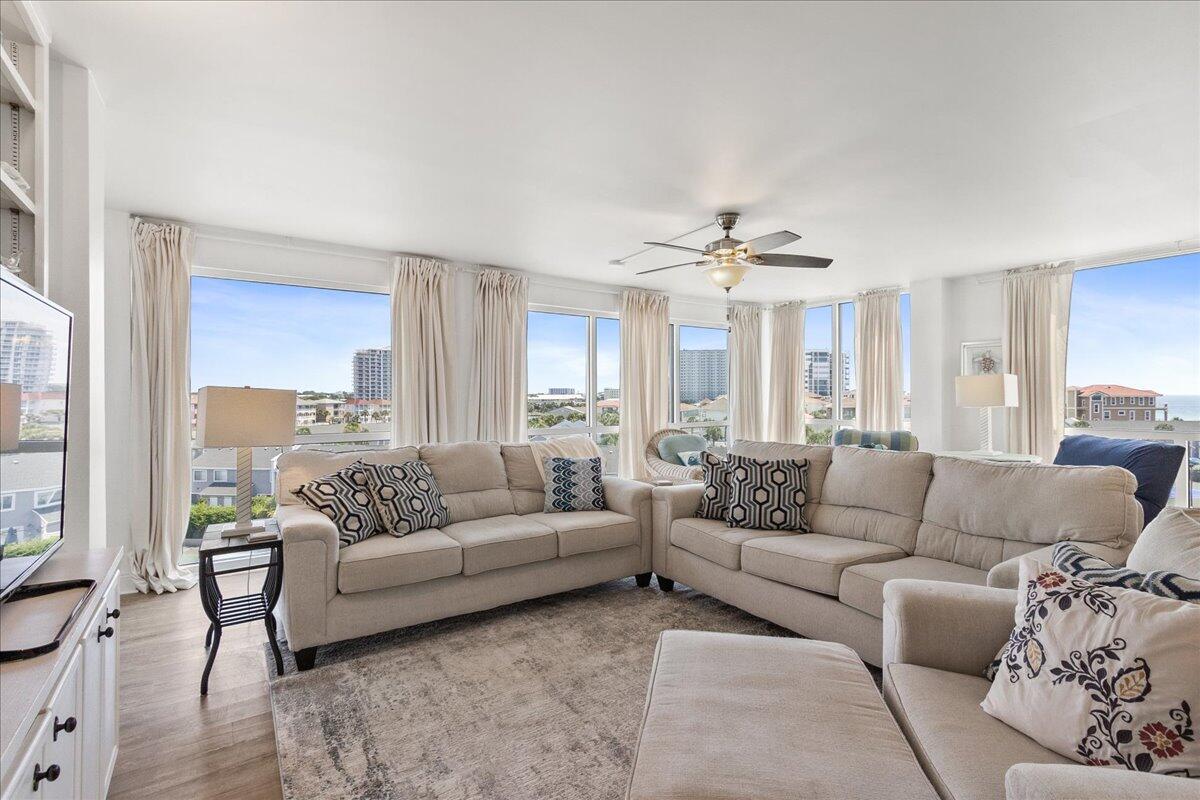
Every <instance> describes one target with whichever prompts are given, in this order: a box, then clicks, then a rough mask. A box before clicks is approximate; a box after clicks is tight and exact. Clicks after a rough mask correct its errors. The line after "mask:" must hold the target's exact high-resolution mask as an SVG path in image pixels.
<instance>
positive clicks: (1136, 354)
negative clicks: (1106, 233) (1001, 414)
mask: <svg viewBox="0 0 1200 800" xmlns="http://www.w3.org/2000/svg"><path fill="white" fill-rule="evenodd" d="M1067 383H1069V384H1072V385H1076V386H1085V385H1087V384H1091V383H1118V384H1121V385H1124V386H1132V387H1133V388H1135V389H1153V390H1155V391H1157V392H1161V393H1162V394H1175V395H1178V394H1193V395H1195V394H1200V254H1196V253H1193V254H1191V255H1185V256H1172V257H1171V258H1160V259H1156V260H1154V261H1143V262H1139V263H1135V264H1123V265H1121V266H1116V267H1099V268H1096V269H1084V270H1079V271H1077V272H1076V273H1075V283H1074V285H1073V287H1072V289H1071V336H1070V338H1069V340H1068V342H1067Z"/></svg>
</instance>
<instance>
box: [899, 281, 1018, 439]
mask: <svg viewBox="0 0 1200 800" xmlns="http://www.w3.org/2000/svg"><path fill="white" fill-rule="evenodd" d="M910 288H911V292H912V344H911V347H912V364H911V373H910V380H911V386H912V427H913V433H915V434H916V435H917V438H918V439H919V440H920V442H921V449H922V450H933V451H938V450H975V449H977V448H978V447H979V412H978V410H976V409H972V408H958V407H957V406H955V404H954V377H955V376H956V375H959V374H961V353H962V343H963V342H973V341H984V340H999V339H1000V338H1001V337H1002V335H1003V333H1004V320H1003V316H1002V306H1001V281H1000V277H999V276H998V275H982V276H974V275H972V276H966V277H962V278H935V279H931V280H925V281H916V282H914V283H913V285H912V286H911V287H910ZM993 414H994V417H993V420H992V426H993V427H992V430H993V436H994V438H995V441H996V442H997V443H998V444H997V447H998V448H999V449H1003V448H1004V445H1003V443H1004V440H1005V439H1004V437H1005V430H1006V427H1005V422H1004V416H1003V413H1002V412H999V411H994V412H993Z"/></svg>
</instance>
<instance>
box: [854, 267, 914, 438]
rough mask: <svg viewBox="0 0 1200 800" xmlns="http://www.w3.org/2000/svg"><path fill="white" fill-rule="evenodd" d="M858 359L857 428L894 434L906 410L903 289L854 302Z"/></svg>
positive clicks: (866, 294) (882, 291) (865, 295)
mask: <svg viewBox="0 0 1200 800" xmlns="http://www.w3.org/2000/svg"><path fill="white" fill-rule="evenodd" d="M854 352H855V356H856V358H857V378H858V392H857V395H858V396H857V398H856V399H857V403H856V405H857V411H856V412H855V416H856V422H857V426H858V428H859V429H860V430H868V431H894V430H899V429H900V426H901V415H902V413H903V412H902V409H903V407H904V354H903V342H902V340H901V336H900V290H899V289H877V290H875V291H872V292H864V293H862V294H860V295H859V296H858V297H857V298H855V301H854Z"/></svg>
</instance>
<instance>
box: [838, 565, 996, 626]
mask: <svg viewBox="0 0 1200 800" xmlns="http://www.w3.org/2000/svg"><path fill="white" fill-rule="evenodd" d="M893 578H915V579H917V580H923V581H947V582H949V583H970V584H973V585H975V586H986V585H987V573H986V572H984V571H983V570H981V569H972V568H971V567H964V566H963V565H961V564H952V563H950V562H949V561H938V560H937V559H934V558H923V557H921V556H909V557H908V558H901V559H897V560H896V561H884V562H879V563H875V564H855V565H854V566H852V567H846V569H845V571H844V572H842V582H841V584H840V585H839V586H838V599H839V600H841V601H842V602H843V603H845V604H846V605H848V606H850V607H851V608H857V609H858V610H859V611H865V612H866V613H868V614H870V615H871V616H873V617H878V618H880V619H883V585H884V584H885V583H887V582H888V581H890V580H892V579H893Z"/></svg>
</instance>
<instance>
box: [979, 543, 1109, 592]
mask: <svg viewBox="0 0 1200 800" xmlns="http://www.w3.org/2000/svg"><path fill="white" fill-rule="evenodd" d="M1071 544H1073V545H1075V546H1076V547H1078V548H1079V549H1080V550H1083V551H1084V552H1087V553H1091V554H1092V555H1094V556H1096V557H1098V558H1103V559H1104V560H1105V561H1107V562H1108V563H1109V564H1112V565H1113V566H1114V567H1120V566H1124V564H1125V559H1126V558H1128V557H1129V551H1130V549H1132V546H1130V547H1126V548H1124V549H1121V550H1118V549H1117V548H1115V547H1109V546H1107V545H1103V544H1096V543H1095V542H1071ZM1053 555H1054V545H1052V544H1050V545H1046V546H1045V547H1039V548H1038V549H1037V550H1031V551H1029V552H1028V553H1022V554H1021V555H1019V556H1013V557H1012V558H1010V559H1008V560H1006V561H1001V562H1000V563H999V564H997V565H996V566H994V567H992V568H991V569H990V570H988V575H987V585H988V586H992V587H995V588H997V589H1015V588H1017V573H1018V571H1019V570H1018V565H1019V564H1020V563H1021V559H1022V558H1036V559H1038V560H1039V561H1041V562H1043V563H1045V564H1049V563H1050V559H1051V557H1052V556H1053Z"/></svg>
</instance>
